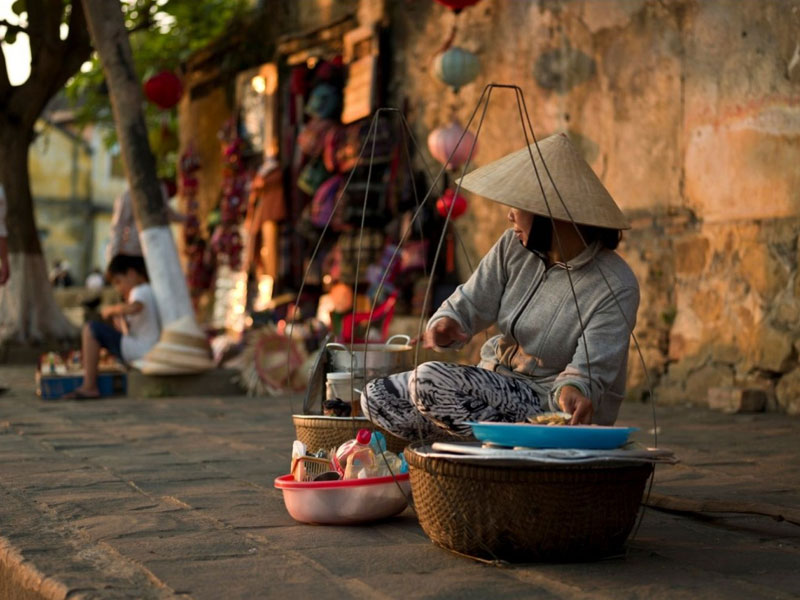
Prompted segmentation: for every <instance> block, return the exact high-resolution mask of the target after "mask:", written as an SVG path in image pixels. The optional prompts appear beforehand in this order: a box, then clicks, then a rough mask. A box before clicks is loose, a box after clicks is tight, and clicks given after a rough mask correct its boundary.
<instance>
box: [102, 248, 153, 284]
mask: <svg viewBox="0 0 800 600" xmlns="http://www.w3.org/2000/svg"><path fill="white" fill-rule="evenodd" d="M131 269H133V270H134V271H136V272H137V273H138V274H139V275H141V276H142V277H144V278H145V279H148V280H149V277H148V276H147V267H145V265H144V259H143V258H142V257H141V256H128V255H127V254H117V255H116V256H115V257H114V258H112V259H111V262H110V263H108V267H106V277H107V278H108V279H111V278H112V277H113V276H114V275H125V274H126V273H127V272H128V271H130V270H131Z"/></svg>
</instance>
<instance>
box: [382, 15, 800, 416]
mask: <svg viewBox="0 0 800 600" xmlns="http://www.w3.org/2000/svg"><path fill="white" fill-rule="evenodd" d="M389 5H390V7H391V8H390V10H391V21H392V24H393V39H394V41H395V50H396V52H395V55H394V63H393V67H394V78H393V86H392V97H393V101H394V102H395V103H397V104H399V103H400V102H401V101H402V100H403V99H407V100H408V105H409V108H410V115H409V117H410V120H411V121H412V123H414V127H415V128H416V133H417V136H418V138H419V139H420V141H422V142H423V145H424V140H425V138H426V137H427V134H428V133H429V132H430V131H431V130H432V129H433V128H435V127H437V126H439V125H442V124H445V123H447V122H448V121H449V120H450V119H451V118H452V117H457V118H458V119H460V120H461V122H462V123H465V122H466V121H467V120H468V118H469V115H470V113H471V111H472V110H473V108H474V107H475V104H476V102H477V100H478V97H479V95H480V93H481V92H482V90H483V87H484V86H485V85H486V84H487V83H489V82H497V83H515V84H517V85H519V86H521V87H522V88H523V90H524V91H525V95H526V99H527V103H528V108H529V109H530V111H531V117H532V119H533V123H534V126H535V127H536V129H537V133H538V134H539V135H540V136H544V135H547V134H550V133H553V132H556V131H567V132H568V133H569V134H570V135H571V136H572V138H573V140H575V141H576V142H577V143H578V145H579V147H580V148H581V150H582V151H583V153H584V155H585V157H586V158H587V160H589V162H590V163H591V164H592V166H593V168H594V169H595V171H596V172H597V173H598V175H599V176H600V177H601V178H602V179H603V181H604V182H605V184H606V185H607V187H608V188H609V190H610V191H611V193H612V195H613V196H614V197H615V198H616V200H617V202H618V203H619V204H620V206H621V207H622V208H623V209H624V210H625V211H626V212H627V213H628V214H629V215H630V216H631V217H632V218H633V219H634V221H635V229H634V230H633V231H631V232H630V233H629V234H628V235H627V239H626V242H625V244H624V247H623V249H622V252H623V254H624V255H625V256H626V258H627V259H628V260H629V261H630V263H631V264H632V265H633V266H634V268H635V270H636V272H637V274H638V276H639V278H640V282H641V284H642V289H643V297H642V306H641V309H640V313H639V325H638V327H637V334H638V336H639V339H640V342H641V343H642V346H643V350H644V354H645V358H646V361H647V363H648V366H649V367H650V370H651V372H652V374H653V375H654V376H655V379H656V380H657V381H659V385H658V389H657V393H658V396H659V398H660V399H661V400H662V401H671V402H686V401H689V402H704V401H705V397H706V390H707V388H708V387H710V386H715V385H734V384H736V385H756V386H760V387H764V388H765V389H767V390H768V391H769V392H770V394H772V400H773V407H775V406H779V407H780V408H781V409H783V410H787V411H790V412H794V413H799V412H800V368H799V367H798V350H800V348H798V343H797V340H798V339H800V275H798V263H799V262H800V244H798V232H800V36H798V31H800V1H798V0H764V1H762V2H741V1H738V0H713V1H699V0H672V1H656V0H587V1H572V0H542V1H538V2H536V1H530V2H527V1H520V0H483V1H482V2H480V3H479V4H477V5H476V6H474V7H471V8H468V9H466V10H464V11H463V13H462V14H461V15H460V16H459V17H458V21H459V31H458V34H457V36H456V38H455V43H456V44H457V45H460V46H462V47H464V48H466V49H468V50H471V51H473V52H476V53H477V54H478V56H479V57H480V60H481V74H480V76H479V77H478V79H477V81H476V82H474V83H472V84H470V85H468V86H466V87H464V88H463V89H462V90H461V92H460V93H459V94H458V95H457V96H456V95H455V94H453V93H452V92H450V91H449V90H448V89H447V88H446V86H445V85H444V84H442V83H441V82H439V81H438V80H436V79H435V78H434V77H433V76H432V72H431V59H432V57H433V56H434V54H435V53H436V51H437V50H438V48H439V47H441V45H442V43H443V41H444V39H445V37H446V35H447V33H448V32H449V30H450V26H451V24H452V21H453V19H454V16H453V14H452V13H451V12H450V11H448V10H447V9H445V8H444V7H442V6H440V5H438V4H436V3H434V2H432V1H430V0H408V1H406V2H402V3H389ZM516 111H517V109H516V102H515V99H514V96H513V94H512V93H510V92H507V91H505V92H504V91H495V92H494V94H493V97H492V101H491V106H490V109H489V112H488V114H487V118H486V122H485V124H484V128H483V131H482V132H481V134H480V149H479V153H478V154H477V156H476V161H475V163H476V165H482V164H486V163H488V162H490V161H492V160H494V159H496V158H498V157H500V156H502V155H504V154H505V153H507V152H509V151H511V150H514V149H517V148H519V147H522V146H523V144H524V138H523V136H522V130H521V127H520V124H519V117H518V116H517V112H516ZM473 131H474V127H473ZM428 158H429V157H428ZM470 206H471V209H470V212H469V214H468V216H466V217H464V218H462V219H461V220H460V221H459V223H458V228H459V230H460V231H461V233H462V235H463V236H464V238H465V240H466V242H467V245H468V246H469V247H470V249H471V253H472V254H473V258H477V257H479V256H481V255H482V254H483V253H484V252H486V250H488V248H489V247H490V245H491V243H492V242H493V240H494V239H496V238H497V236H499V234H500V233H501V231H502V230H503V229H504V228H505V221H504V219H505V212H504V211H503V209H502V208H500V207H498V206H497V205H494V204H492V203H490V202H487V201H484V200H482V199H480V198H472V199H471V205H470ZM630 371H631V389H632V390H633V392H634V393H635V394H637V395H638V394H639V393H640V392H641V391H642V383H643V376H642V371H641V368H640V367H639V366H638V364H637V359H636V358H635V354H634V355H632V360H631V367H630Z"/></svg>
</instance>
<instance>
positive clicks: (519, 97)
mask: <svg viewBox="0 0 800 600" xmlns="http://www.w3.org/2000/svg"><path fill="white" fill-rule="evenodd" d="M495 89H500V90H512V91H513V92H514V94H515V99H516V103H517V111H518V114H519V119H520V125H521V126H522V133H523V137H524V140H525V147H526V148H528V152H529V155H530V159H531V165H532V167H533V170H534V173H535V175H536V180H537V182H538V184H539V187H540V190H541V193H542V197H543V198H544V202H545V205H546V206H547V209H548V213H549V216H550V218H551V219H552V216H553V213H552V209H551V205H550V200H548V198H547V194H546V193H545V190H544V185H543V183H542V180H543V177H545V176H546V177H547V178H548V179H549V181H550V184H551V185H552V186H553V188H554V190H555V192H556V196H557V199H558V202H560V203H561V206H562V208H563V209H564V211H565V212H566V213H567V215H568V216H569V218H570V222H571V223H572V226H573V227H574V228H575V231H576V232H577V234H578V237H579V239H580V240H581V242H582V243H583V245H584V247H587V246H588V244H587V242H586V240H585V238H584V237H583V234H582V233H581V231H580V228H579V226H578V224H577V223H575V220H574V219H573V218H572V215H571V214H570V211H569V207H568V206H567V205H566V203H565V202H564V199H563V198H562V197H561V194H560V193H559V191H558V187H557V186H556V184H555V181H554V180H553V177H552V175H551V173H550V170H549V168H548V167H547V163H546V162H545V160H544V156H543V155H542V152H541V150H540V149H539V142H538V139H537V137H536V133H535V130H534V128H533V123H532V121H531V118H530V114H529V112H528V107H527V103H526V101H525V96H524V92H523V91H522V88H520V87H519V86H517V85H513V84H498V83H490V84H488V85H486V87H484V89H483V92H482V93H481V95H480V97H479V99H478V101H477V103H476V105H475V108H474V109H473V111H472V114H471V115H470V118H469V120H468V121H467V123H466V125H465V126H464V132H463V133H462V135H461V137H460V138H459V140H458V142H457V143H456V145H455V147H454V148H453V150H452V151H451V153H450V156H448V160H447V162H446V163H445V165H443V166H442V167H441V168H440V169H439V171H438V173H437V175H436V177H435V178H434V179H433V181H432V183H431V185H430V188H429V189H428V192H427V193H426V194H425V196H424V198H423V199H422V201H421V202H418V203H417V208H416V210H415V212H414V214H413V215H412V218H411V222H410V223H409V226H408V228H407V229H406V231H405V232H403V234H402V235H401V238H400V240H399V241H398V243H397V245H396V248H395V250H394V252H393V254H392V256H391V259H390V260H389V263H388V265H387V267H386V269H385V270H384V273H383V275H382V277H381V281H380V283H379V285H378V288H377V293H376V297H379V296H380V293H381V291H382V290H383V287H384V285H385V283H386V278H387V276H388V273H389V272H390V269H391V266H392V265H393V264H394V262H395V260H397V256H398V254H399V252H400V250H401V248H402V246H403V244H404V243H405V241H406V240H407V239H408V236H409V235H410V234H411V231H412V229H413V226H414V223H415V222H416V221H417V219H418V218H419V215H420V214H421V211H422V209H423V208H424V206H425V204H426V203H427V202H428V201H429V200H430V198H431V196H432V194H433V190H434V189H436V187H437V185H438V184H439V181H440V180H441V179H442V178H443V177H444V174H445V171H446V165H447V163H449V161H450V159H451V158H452V157H453V155H454V154H455V152H456V150H457V149H458V146H459V145H460V144H461V142H462V141H463V139H464V136H465V134H466V132H467V130H468V129H469V127H470V125H471V124H472V123H473V122H474V121H475V118H476V115H477V114H478V111H479V110H480V109H481V108H482V110H481V115H480V119H479V120H478V124H477V130H476V133H475V137H474V140H473V142H472V146H471V147H470V150H469V154H468V157H467V160H466V162H465V163H464V165H463V167H462V172H461V177H463V176H464V175H465V174H466V172H467V170H468V168H469V165H470V162H471V161H472V156H473V154H474V151H475V145H476V144H477V141H478V138H479V137H480V132H481V129H482V127H483V123H484V120H485V118H486V113H487V111H488V108H489V102H490V100H491V96H492V92H493V91H494V90H495ZM394 113H396V114H398V115H399V116H400V119H401V122H402V124H403V127H404V133H407V134H408V135H409V137H410V139H411V140H412V142H413V143H414V145H415V147H417V148H418V147H419V145H418V144H417V142H416V139H415V138H414V135H413V132H412V131H411V128H410V126H409V124H408V121H407V120H406V118H405V116H404V115H403V113H402V112H401V111H400V110H399V109H397V108H379V109H378V110H377V111H375V114H374V115H373V117H372V121H371V124H370V128H369V131H368V134H367V137H366V139H365V140H364V143H363V144H362V146H361V150H360V152H359V155H358V159H357V162H359V163H360V162H361V160H362V158H363V156H364V152H365V150H366V147H367V145H368V144H369V143H370V138H371V140H372V143H371V153H370V160H369V169H368V174H367V185H366V189H365V192H364V202H363V207H362V214H361V224H360V238H359V249H358V252H357V258H356V271H355V280H356V282H357V281H358V275H359V270H360V267H361V242H362V240H363V233H364V224H365V217H366V207H367V201H368V194H369V184H370V181H371V177H372V165H373V161H374V155H375V142H376V135H375V131H376V128H377V126H378V120H379V118H380V117H381V116H382V115H383V114H394ZM531 145H534V146H535V148H536V151H537V153H538V155H539V158H540V160H541V163H542V166H543V168H544V174H542V173H540V172H539V169H538V168H537V166H536V162H535V160H534V155H533V151H532V150H531V148H530V147H531ZM406 152H408V148H407V146H406ZM408 166H409V169H410V168H411V165H410V161H409V165H408ZM426 170H427V165H426ZM354 172H355V169H353V170H351V171H350V174H349V175H348V177H347V180H346V181H345V185H344V186H343V187H342V189H341V190H340V192H339V194H338V196H337V198H336V201H335V204H334V208H333V211H332V213H331V216H330V217H329V219H328V221H327V222H326V224H325V226H324V227H323V229H322V232H321V233H320V236H319V239H318V241H317V244H316V245H315V247H314V250H313V252H312V255H311V258H310V261H309V265H308V267H307V268H306V272H305V274H304V277H303V281H302V283H301V286H300V291H299V292H298V294H297V300H296V302H295V311H294V314H296V313H297V308H298V306H299V303H300V297H301V295H302V292H303V288H304V287H305V283H306V278H307V277H308V274H309V272H310V269H311V265H312V263H313V261H314V259H315V258H316V256H317V254H318V252H319V249H320V246H321V244H322V240H323V238H324V236H325V234H326V232H327V231H328V229H329V226H330V223H331V220H332V219H333V214H335V212H336V209H337V208H338V206H339V203H340V202H341V200H342V197H343V196H344V193H345V192H346V190H347V188H348V186H349V185H350V181H351V180H352V178H353V174H354ZM429 175H430V171H429ZM461 177H460V178H459V179H458V182H457V184H456V189H455V195H458V193H459V192H460V190H461ZM416 199H417V198H416V190H415V200H416ZM454 206H455V203H454V202H453V203H450V206H449V208H448V211H447V215H446V216H445V223H444V226H443V228H442V234H441V235H440V237H439V240H438V244H437V247H436V253H435V255H434V259H433V264H432V266H431V271H434V270H435V268H436V265H437V264H438V261H439V257H440V255H441V251H442V247H443V245H444V241H445V237H446V233H447V228H448V225H449V223H450V221H451V220H452V211H453V207H454ZM553 233H554V240H555V242H556V247H557V248H558V249H559V251H560V252H561V250H562V241H561V239H560V236H559V235H558V232H557V230H554V232H553ZM458 240H459V243H460V246H461V248H462V251H463V252H464V255H465V256H466V257H467V261H469V256H468V254H467V252H466V249H465V248H464V245H463V242H462V241H461V240H460V238H458ZM561 253H562V254H563V252H561ZM592 264H593V265H594V266H596V268H597V269H598V271H599V272H600V274H601V276H602V278H603V281H604V283H605V284H606V287H607V288H608V290H609V291H610V292H611V295H612V297H613V299H614V302H615V304H616V306H617V308H618V310H619V311H620V313H621V315H622V317H623V319H624V320H625V322H626V324H627V326H628V332H629V335H630V336H631V338H632V339H633V342H634V346H635V348H636V351H637V354H638V356H639V360H640V362H641V365H642V369H643V371H644V375H645V380H646V382H647V387H648V390H649V394H650V396H649V398H650V403H651V407H652V416H653V438H654V446H655V447H658V422H657V417H656V407H655V405H656V398H655V394H654V390H653V386H652V380H651V378H650V375H649V371H648V368H647V364H646V362H645V359H644V354H643V352H642V349H641V346H640V344H639V341H638V339H637V337H636V334H635V333H634V331H633V324H632V323H631V322H630V321H629V320H628V318H627V317H626V316H625V312H624V310H623V309H622V306H621V304H620V302H619V299H618V298H617V295H616V293H615V292H614V290H613V288H612V286H611V284H610V282H609V280H608V278H607V276H606V274H605V273H604V272H603V270H602V267H601V266H600V265H599V263H598V261H596V260H595V259H594V257H593V258H592ZM469 267H470V270H471V271H472V270H473V268H472V265H471V264H470V265H469ZM566 273H567V277H568V281H569V284H570V290H571V294H572V298H573V301H574V302H575V308H576V311H577V314H578V319H579V322H580V326H581V340H582V344H583V346H584V352H585V353H586V357H587V371H588V373H587V375H588V378H589V382H590V383H589V385H590V391H591V382H592V377H591V360H590V357H589V352H588V344H587V342H586V336H585V327H584V316H583V315H582V314H581V310H580V306H579V304H578V299H577V294H576V292H575V287H574V284H573V281H572V275H571V273H570V271H569V269H567V270H566ZM354 286H355V284H354ZM431 290H432V280H430V281H429V282H428V286H427V287H426V290H425V297H424V300H423V305H422V314H421V317H420V321H419V326H418V331H417V339H418V340H420V339H421V338H422V333H423V328H424V323H425V314H426V312H427V308H428V304H429V302H430V299H431ZM354 296H355V287H354ZM355 310H356V309H355V306H354V308H353V312H354V314H355ZM374 311H375V303H373V304H372V307H371V309H370V318H369V320H368V321H367V332H366V335H365V338H367V339H368V338H369V330H370V327H371V324H372V317H373V315H374ZM294 324H295V318H294V315H293V318H292V321H291V323H290V326H289V328H288V333H287V336H288V337H289V338H290V337H291V334H292V331H293V329H294ZM354 327H355V319H353V328H354ZM354 333H355V331H354V330H353V331H351V339H352V338H354V337H355V336H354ZM290 344H291V341H290V340H289V342H288V344H287V355H288V352H289V348H290ZM322 351H323V352H324V351H325V350H324V348H323V349H322ZM367 352H368V349H367V348H366V347H365V350H364V365H366V359H367ZM419 352H420V348H419V344H417V345H416V347H415V355H414V365H415V367H414V369H415V370H416V368H417V367H418V366H419ZM287 358H288V356H287ZM351 364H352V365H353V366H355V357H353V358H352V362H351ZM287 365H288V360H287ZM415 381H416V378H415ZM368 401H369V399H368ZM355 423H356V421H355V420H353V433H354V435H355V428H356V425H355ZM419 437H420V439H422V432H421V431H420V436H419ZM387 467H389V465H388V463H387ZM389 470H390V472H391V467H389ZM653 472H655V470H653ZM434 480H435V477H434ZM652 486H653V475H651V476H650V478H649V482H648V484H647V489H646V492H645V500H644V501H643V502H642V504H641V506H640V513H639V518H638V519H637V524H636V526H635V528H634V531H633V533H632V534H631V536H630V538H629V539H633V538H635V536H636V534H637V533H638V530H639V527H640V526H641V521H642V518H643V515H644V506H645V505H647V504H648V499H649V497H650V494H651V490H652ZM401 489H402V488H401ZM404 493H405V492H404ZM407 499H408V500H409V505H410V506H411V507H412V508H413V506H414V504H413V499H412V498H410V497H409V496H407ZM451 516H452V517H455V518H461V519H463V520H464V524H465V527H466V528H469V523H468V521H467V519H466V518H465V516H464V515H459V514H457V513H454V514H453V515H451ZM486 550H487V554H488V555H490V556H493V557H494V560H491V561H486V560H484V559H482V558H479V557H473V556H471V557H470V558H472V559H474V560H478V561H481V562H488V563H490V564H495V565H502V564H505V561H502V560H499V559H498V558H497V557H496V556H494V553H493V552H492V551H491V549H489V548H486Z"/></svg>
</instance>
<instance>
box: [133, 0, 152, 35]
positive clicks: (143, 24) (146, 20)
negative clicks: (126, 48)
mask: <svg viewBox="0 0 800 600" xmlns="http://www.w3.org/2000/svg"><path fill="white" fill-rule="evenodd" d="M155 4H156V3H155V0H148V1H147V2H146V3H145V4H144V5H143V6H142V7H141V8H140V9H139V12H140V13H142V17H141V19H140V20H139V22H138V23H136V24H135V25H134V26H133V27H131V28H130V29H128V35H130V34H132V33H136V32H137V31H142V30H144V29H150V27H151V26H152V25H153V15H151V14H150V11H152V10H153V7H154V6H155Z"/></svg>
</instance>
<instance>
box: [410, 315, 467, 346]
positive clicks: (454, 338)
mask: <svg viewBox="0 0 800 600" xmlns="http://www.w3.org/2000/svg"><path fill="white" fill-rule="evenodd" d="M468 339H469V337H468V336H467V334H466V333H464V332H463V331H462V330H461V325H459V324H458V321H456V320H455V319H451V318H450V317H442V318H441V319H439V320H438V321H436V323H435V324H434V325H433V327H431V328H430V329H428V330H427V331H426V332H425V335H424V336H423V337H422V340H423V347H425V348H433V349H436V348H446V347H448V346H449V345H450V344H453V343H454V342H466V341H467V340H468Z"/></svg>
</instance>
